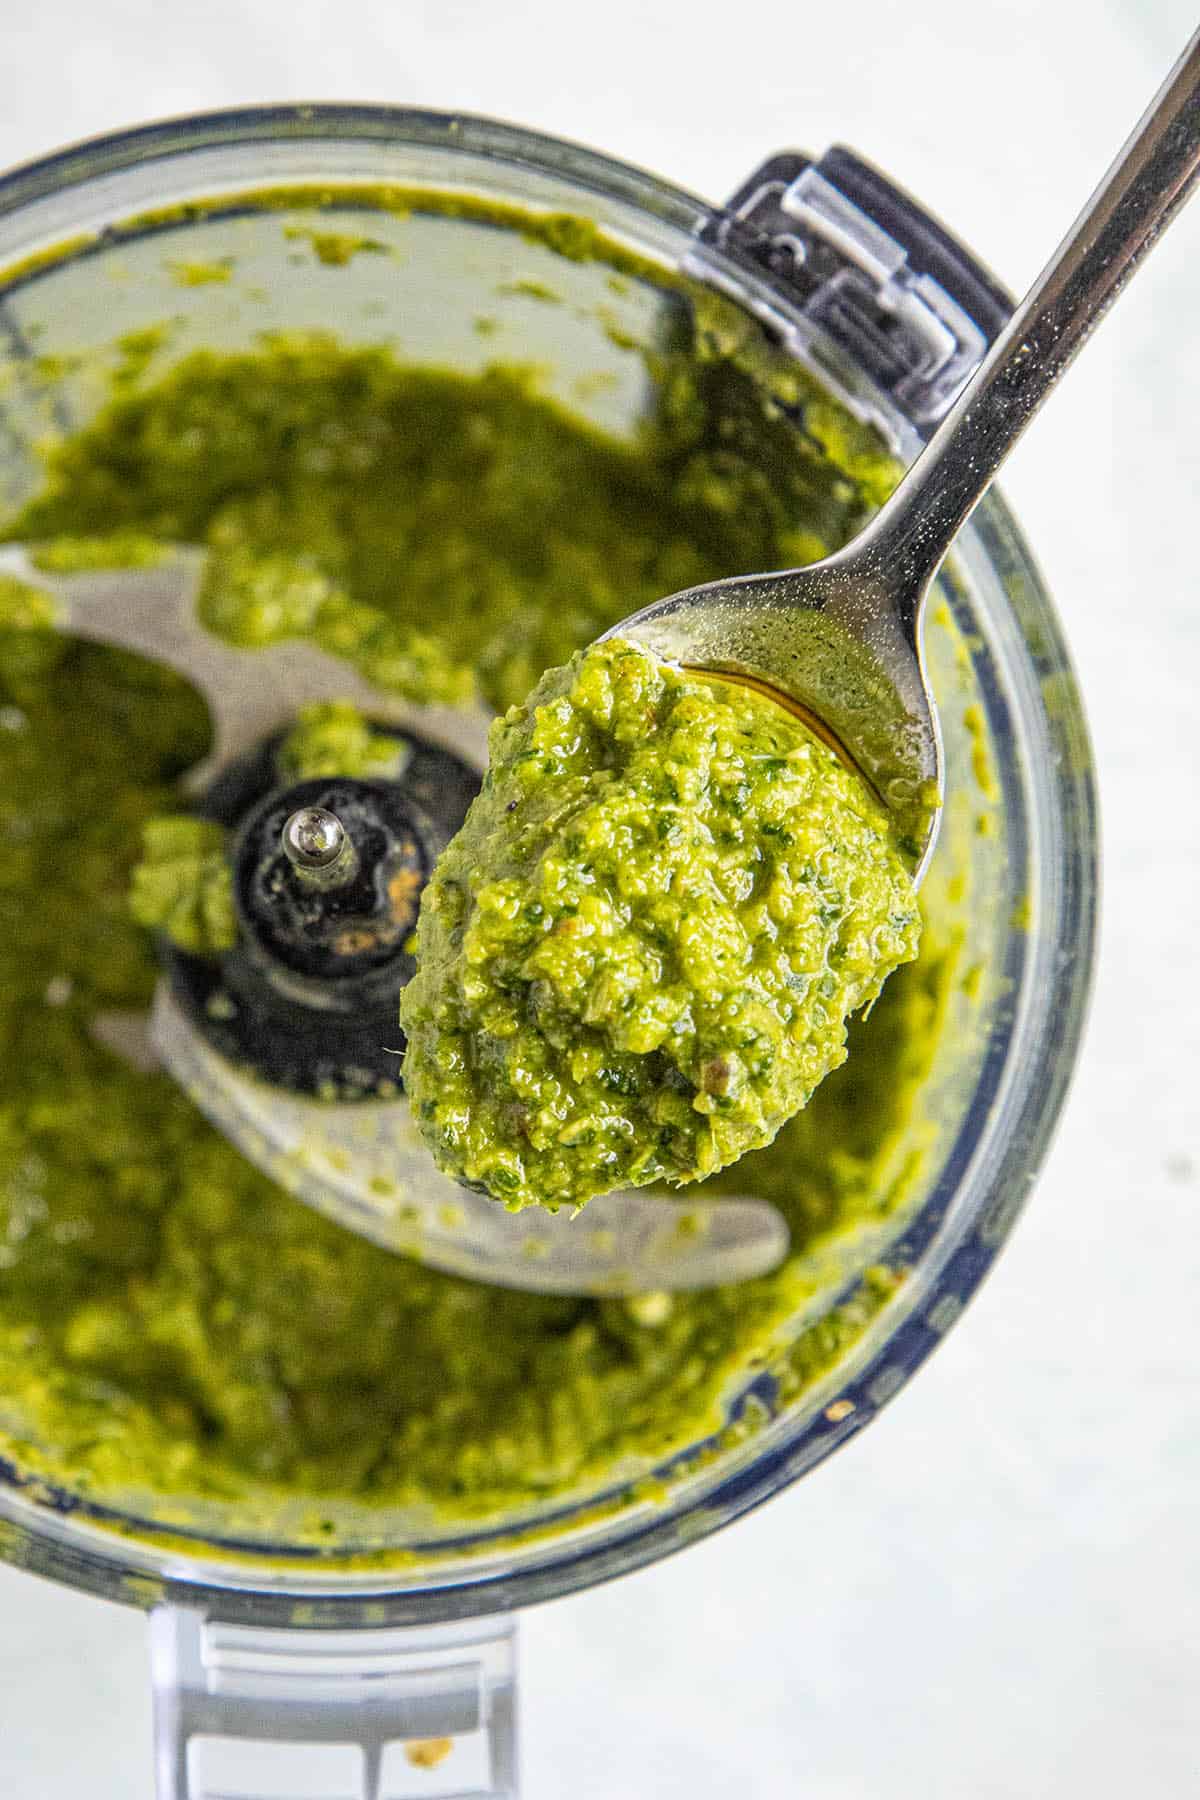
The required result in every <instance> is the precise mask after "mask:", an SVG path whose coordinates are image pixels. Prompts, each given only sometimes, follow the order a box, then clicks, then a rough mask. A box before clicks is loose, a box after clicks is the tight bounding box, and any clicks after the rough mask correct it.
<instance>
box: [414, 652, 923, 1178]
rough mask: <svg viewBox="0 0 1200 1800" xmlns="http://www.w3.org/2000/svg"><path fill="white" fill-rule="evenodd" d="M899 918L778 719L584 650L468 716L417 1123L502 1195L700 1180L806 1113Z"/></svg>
mask: <svg viewBox="0 0 1200 1800" xmlns="http://www.w3.org/2000/svg"><path fill="white" fill-rule="evenodd" d="M919 929H920V927H919V916H918V912H917V897H916V893H915V891H914V889H913V885H912V880H911V878H910V875H909V872H908V870H907V868H906V866H905V862H904V858H903V856H902V855H901V853H900V851H899V849H898V847H897V845H896V844H895V842H894V841H893V835H892V828H891V823H890V820H889V818H888V816H887V814H886V812H885V811H884V809H883V808H882V807H881V806H880V805H879V803H878V802H877V801H876V800H874V798H873V797H872V796H871V794H870V793H869V791H868V790H867V788H866V786H865V784H864V783H863V782H862V781H861V780H860V779H859V777H858V776H857V775H856V774H855V773H854V772H853V771H852V770H851V769H849V768H847V767H846V766H845V765H844V764H843V763H842V762H841V761H840V760H839V758H838V757H837V756H836V755H835V754H834V752H833V751H832V750H830V749H829V748H828V746H827V745H825V744H823V743H821V742H819V741H818V740H817V739H816V738H815V737H814V736H813V735H812V733H811V732H810V731H808V730H807V729H806V727H805V726H804V725H802V724H801V723H800V721H799V720H798V719H796V718H794V717H793V716H792V715H791V714H790V713H788V712H786V711H784V709H783V708H782V707H781V706H778V705H776V704H775V703H774V702H772V701H771V700H769V699H767V698H765V697H764V696H762V695H760V694H758V693H755V692H754V691H752V690H750V689H748V688H743V687H739V686H737V685H736V684H733V683H729V682H721V683H712V682H707V681H705V680H703V679H702V678H700V677H699V676H696V675H692V674H689V673H687V672H685V671H683V670H680V669H676V668H672V667H670V666H668V665H667V664H664V663H662V662H661V661H660V660H659V659H658V658H657V657H656V656H654V655H652V654H651V653H650V652H648V651H646V650H644V649H642V648H641V647H640V646H638V645H636V644H632V643H625V642H622V641H621V640H620V639H613V640H609V641H606V642H602V643H599V644H595V645H593V646H592V647H591V648H590V649H588V650H586V651H581V652H580V653H579V654H578V655H577V656H576V657H574V658H573V659H572V661H571V662H570V663H568V664H567V666H566V667H565V668H562V669H553V670H550V671H548V672H547V673H546V674H545V675H544V676H543V677H542V679H541V681H539V682H538V684H537V686H536V687H535V688H534V690H533V692H532V693H531V694H530V696H529V698H528V699H527V700H526V701H525V702H524V703H523V704H522V705H521V706H516V707H512V708H511V709H510V710H509V711H508V713H507V714H506V715H505V716H504V717H503V718H502V719H499V720H497V722H496V723H495V724H494V725H493V727H492V734H491V743H490V760H489V767H488V773H487V777H486V779H485V781H484V786H483V791H482V792H481V793H480V795H479V796H478V798H477V799H476V800H475V802H474V804H473V806H472V807H471V810H470V812H469V814H468V815H467V819H466V822H465V824H464V825H463V827H462V830H461V831H460V832H459V834H458V836H457V837H456V838H455V839H454V841H453V842H452V843H451V844H450V845H449V847H448V848H447V849H446V850H445V851H444V852H443V853H442V856H441V857H440V858H439V861H438V865H437V868H436V870H435V872H434V875H433V879H432V880H431V882H430V884H429V886H428V888H427V889H426V891H425V894H424V897H423V899H422V902H421V917H420V922H419V925H418V928H417V944H416V956H417V973H416V975H415V976H414V978H413V980H412V981H411V982H410V983H409V985H408V987H407V988H406V990H405V992H404V995H403V998H402V1001H401V1009H400V1016H401V1020H402V1022H403V1025H404V1029H405V1032H406V1034H407V1037H408V1049H407V1052H406V1055H405V1058H404V1084H405V1087H406V1089H407V1091H408V1095H409V1099H410V1102H411V1104H412V1107H413V1110H414V1114H415V1117H416V1118H417V1121H418V1123H419V1124H420V1127H421V1130H422V1132H423V1134H424V1136H425V1138H426V1140H427V1142H428V1143H429V1145H430V1148H431V1149H432V1150H433V1153H434V1156H435V1158H436V1159H437V1161H438V1163H439V1164H440V1166H441V1167H442V1168H443V1169H445V1170H446V1171H447V1173H449V1174H451V1175H453V1176H455V1177H456V1178H457V1179H459V1180H468V1181H471V1182H474V1183H478V1184H480V1185H481V1186H483V1187H485V1188H486V1189H487V1190H488V1192H489V1193H491V1194H493V1195H494V1196H495V1197H496V1198H497V1199H500V1200H502V1201H504V1203H505V1204H506V1205H507V1206H509V1207H510V1208H512V1209H513V1210H514V1211H515V1210H518V1209H519V1208H521V1207H523V1206H529V1205H540V1206H547V1207H549V1208H550V1209H551V1210H552V1211H557V1210H558V1208H559V1207H561V1206H581V1205H583V1203H584V1202H585V1201H586V1200H588V1199H590V1198H591V1196H592V1195H593V1194H598V1193H604V1192H606V1191H607V1190H608V1189H610V1188H613V1187H616V1186H618V1185H625V1184H632V1185H634V1186H644V1185H645V1184H647V1183H648V1182H653V1181H667V1182H670V1183H671V1184H672V1185H675V1186H678V1185H681V1184H682V1183H684V1182H689V1181H696V1180H702V1179H703V1178H704V1177H705V1176H706V1175H712V1174H715V1172H716V1171H717V1170H718V1169H721V1168H724V1167H725V1166H726V1165H727V1164H729V1163H733V1162H735V1161H736V1159H737V1158H738V1157H740V1156H742V1155H743V1154H744V1153H745V1152H746V1151H747V1150H754V1149H759V1148H761V1147H762V1146H763V1145H765V1144H769V1143H770V1142H771V1140H772V1138H774V1137H775V1135H776V1133H777V1132H778V1130H779V1128H780V1126H781V1125H783V1124H784V1123H785V1121H786V1120H787V1119H789V1118H790V1117H791V1116H792V1115H793V1113H796V1112H798V1111H799V1110H800V1108H801V1107H802V1106H805V1105H806V1104H807V1103H808V1101H809V1100H810V1098H811V1097H812V1094H813V1092H814V1090H815V1089H816V1087H817V1085H818V1083H819V1082H821V1081H822V1080H823V1079H824V1078H825V1076H826V1075H828V1074H829V1073H830V1071H831V1070H832V1069H835V1068H837V1067H838V1065H839V1064H840V1063H841V1062H843V1061H844V1060H845V1054H846V1051H845V1044H846V1022H847V1019H848V1018H849V1016H850V1015H851V1013H853V1012H856V1011H857V1010H858V1009H859V1008H860V1007H862V1006H865V1005H868V1004H869V1003H870V1002H871V1001H873V1000H874V999H875V998H876V996H877V995H878V993H879V990H880V988H881V987H882V985H883V983H884V981H885V980H886V979H887V977H888V976H889V975H890V974H891V973H892V971H893V969H895V968H897V967H898V966H899V965H900V964H901V963H902V962H907V961H910V960H911V958H912V957H913V956H915V954H916V948H917V938H918V933H919Z"/></svg>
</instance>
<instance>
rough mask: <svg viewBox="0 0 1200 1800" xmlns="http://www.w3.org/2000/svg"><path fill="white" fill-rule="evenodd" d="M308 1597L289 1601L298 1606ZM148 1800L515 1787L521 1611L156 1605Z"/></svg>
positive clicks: (467, 1795) (311, 1799) (382, 1797)
mask: <svg viewBox="0 0 1200 1800" xmlns="http://www.w3.org/2000/svg"><path fill="white" fill-rule="evenodd" d="M302 1605H303V1603H298V1608H299V1606H302ZM150 1661H151V1675H152V1681H153V1690H154V1741H155V1769H156V1776H157V1794H158V1800H407V1797H408V1796H411V1795H418V1794H420V1795H424V1796H426V1797H429V1800H432V1797H437V1800H515V1797H516V1795H517V1768H516V1675H517V1657H516V1622H515V1620H513V1619H511V1618H509V1617H508V1616H506V1615H496V1616H494V1617H490V1618H485V1619H476V1620H467V1621H464V1622H458V1623H453V1624H440V1625H428V1626H399V1627H394V1628H389V1629H366V1630H359V1631H345V1630H337V1631H332V1630H323V1629H312V1628H299V1627H287V1628H284V1629H278V1628H275V1629H270V1628H265V1627H259V1626H255V1625H243V1624H225V1623H223V1622H221V1621H220V1620H216V1619H211V1618H208V1617H206V1616H205V1614H204V1613H203V1612H201V1611H199V1610H197V1609H195V1608H193V1607H187V1606H177V1605H171V1604H166V1605H162V1606H159V1607H157V1608H155V1610H154V1611H153V1612H152V1613H151V1615H150Z"/></svg>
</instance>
